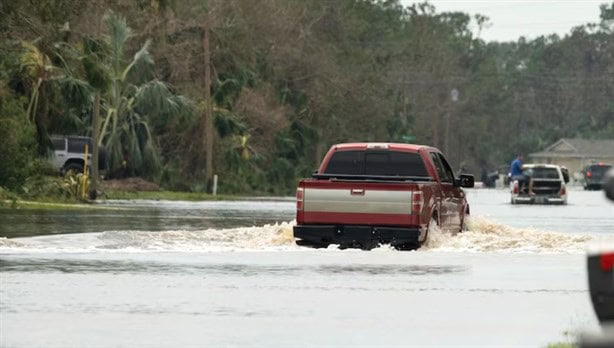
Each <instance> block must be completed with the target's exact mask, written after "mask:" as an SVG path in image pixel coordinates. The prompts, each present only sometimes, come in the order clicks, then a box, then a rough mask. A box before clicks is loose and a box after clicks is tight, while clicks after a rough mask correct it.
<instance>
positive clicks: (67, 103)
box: [20, 42, 91, 152]
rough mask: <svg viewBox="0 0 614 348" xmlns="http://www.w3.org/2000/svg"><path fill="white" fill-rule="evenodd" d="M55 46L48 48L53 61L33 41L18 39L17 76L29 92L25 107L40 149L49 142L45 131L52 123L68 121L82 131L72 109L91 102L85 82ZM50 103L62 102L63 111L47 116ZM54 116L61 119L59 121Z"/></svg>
mask: <svg viewBox="0 0 614 348" xmlns="http://www.w3.org/2000/svg"><path fill="white" fill-rule="evenodd" d="M59 47H60V45H54V48H53V49H52V51H51V52H50V54H51V56H52V57H53V58H54V60H55V62H56V63H54V62H53V61H52V59H51V58H50V57H49V56H48V55H47V54H46V53H45V52H43V51H42V50H40V49H39V47H38V46H37V45H36V42H22V48H23V51H22V54H21V57H20V68H21V73H22V74H21V76H22V78H23V81H24V83H25V85H26V86H27V87H28V90H29V93H30V100H29V102H28V108H27V115H28V122H30V123H32V124H34V125H35V127H36V131H37V141H38V144H39V150H40V151H41V152H46V151H45V150H46V148H48V147H50V146H51V145H50V140H49V134H48V131H49V128H50V127H51V126H52V124H54V123H63V124H72V125H73V127H72V128H77V129H78V131H82V130H83V128H84V127H83V126H84V123H83V120H82V117H80V116H81V113H75V112H74V111H75V110H83V109H87V108H89V106H90V104H91V101H90V99H91V94H90V88H89V86H88V84H87V82H85V81H83V80H82V79H79V78H78V77H77V75H76V74H75V73H74V71H73V69H71V66H70V64H68V63H67V62H66V60H65V59H64V56H63V52H62V50H61V49H59ZM60 96H61V97H60ZM51 104H55V105H58V104H59V105H62V106H64V107H63V108H62V109H65V112H64V113H63V114H57V112H56V113H55V114H54V115H53V117H50V105H51ZM51 118H55V119H51ZM57 118H64V120H63V122H59V121H60V120H58V119H57Z"/></svg>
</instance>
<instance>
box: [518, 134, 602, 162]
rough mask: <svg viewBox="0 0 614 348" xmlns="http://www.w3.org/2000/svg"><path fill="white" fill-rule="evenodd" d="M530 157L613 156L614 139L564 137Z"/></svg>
mask: <svg viewBox="0 0 614 348" xmlns="http://www.w3.org/2000/svg"><path fill="white" fill-rule="evenodd" d="M529 156H530V157H612V158H614V140H589V139H577V138H575V139H571V138H562V139H560V140H559V141H557V142H555V143H554V144H552V145H550V146H548V147H547V148H545V149H544V150H543V151H540V152H534V153H532V154H530V155H529Z"/></svg>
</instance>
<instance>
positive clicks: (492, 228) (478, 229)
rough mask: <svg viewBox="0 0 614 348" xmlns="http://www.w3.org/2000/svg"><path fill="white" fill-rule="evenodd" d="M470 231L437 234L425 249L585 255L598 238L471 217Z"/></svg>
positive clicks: (434, 234)
mask: <svg viewBox="0 0 614 348" xmlns="http://www.w3.org/2000/svg"><path fill="white" fill-rule="evenodd" d="M467 226H468V231H464V232H462V233H457V234H451V233H445V232H442V231H441V230H439V229H436V230H435V231H433V232H432V233H431V234H430V236H429V240H428V242H427V243H426V244H425V245H424V246H423V247H422V248H421V250H424V251H427V250H435V251H456V252H459V251H461V252H462V251H473V252H535V253H582V252H584V251H585V250H586V248H587V245H588V243H589V242H591V241H593V240H594V239H595V238H596V237H592V236H589V235H578V234H569V233H560V232H551V231H544V230H539V229H533V228H515V227H511V226H507V225H503V224H500V223H497V222H494V221H491V220H488V219H487V218H485V217H471V218H470V219H469V220H468V221H467Z"/></svg>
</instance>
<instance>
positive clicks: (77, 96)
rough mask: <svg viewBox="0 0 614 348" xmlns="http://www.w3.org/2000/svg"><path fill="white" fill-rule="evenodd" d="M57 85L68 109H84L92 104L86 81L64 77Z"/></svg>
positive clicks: (89, 88)
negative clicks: (67, 104)
mask: <svg viewBox="0 0 614 348" xmlns="http://www.w3.org/2000/svg"><path fill="white" fill-rule="evenodd" d="M59 84H60V90H61V91H62V96H63V97H64V100H66V101H67V102H68V103H69V106H70V107H73V108H77V109H84V108H88V107H89V106H90V105H91V104H92V90H91V87H90V85H89V84H88V83H87V82H86V81H83V80H80V79H77V78H75V77H72V76H66V77H64V78H62V79H60V80H59Z"/></svg>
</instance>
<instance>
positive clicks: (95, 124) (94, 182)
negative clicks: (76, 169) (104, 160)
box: [89, 91, 100, 199]
mask: <svg viewBox="0 0 614 348" xmlns="http://www.w3.org/2000/svg"><path fill="white" fill-rule="evenodd" d="M98 133H100V92H99V91H96V94H95V95H94V112H93V114H92V179H91V183H90V184H91V185H90V191H89V197H90V199H96V196H97V194H98V176H99V173H98V162H99V160H100V159H99V158H98V152H99V150H98V147H99V146H98V137H99V134H98Z"/></svg>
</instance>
